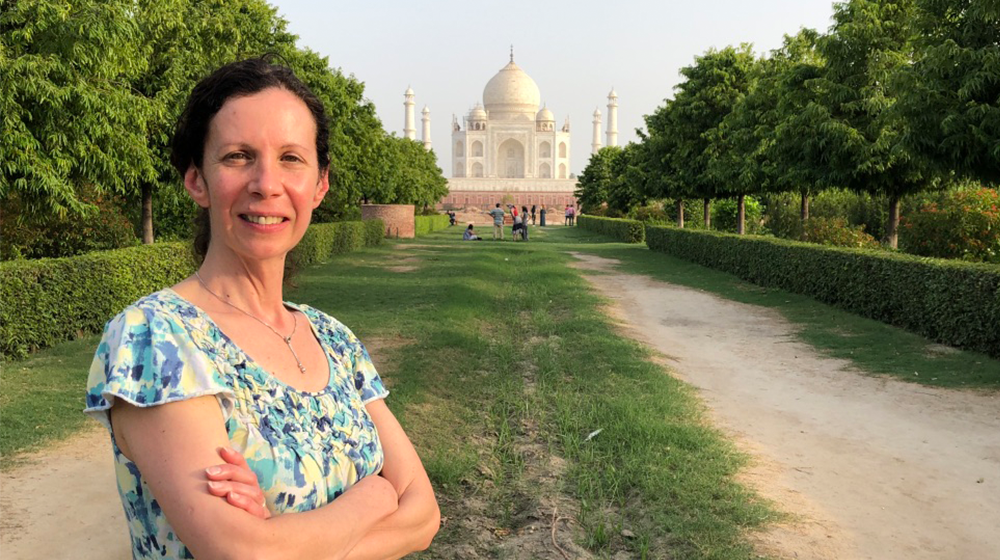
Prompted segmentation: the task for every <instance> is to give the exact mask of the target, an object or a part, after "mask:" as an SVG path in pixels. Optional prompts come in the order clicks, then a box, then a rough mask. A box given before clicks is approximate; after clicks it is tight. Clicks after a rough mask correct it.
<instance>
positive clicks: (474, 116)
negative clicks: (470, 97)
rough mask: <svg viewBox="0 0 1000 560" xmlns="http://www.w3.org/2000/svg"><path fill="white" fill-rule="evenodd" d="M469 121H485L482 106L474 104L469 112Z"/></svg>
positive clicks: (484, 112)
mask: <svg viewBox="0 0 1000 560" xmlns="http://www.w3.org/2000/svg"><path fill="white" fill-rule="evenodd" d="M469 120H473V121H485V120H486V111H485V110H484V109H483V106H482V105H480V104H479V103H476V106H475V107H473V108H472V110H471V111H469Z"/></svg>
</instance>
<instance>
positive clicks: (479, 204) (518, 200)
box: [437, 191, 576, 210]
mask: <svg viewBox="0 0 1000 560" xmlns="http://www.w3.org/2000/svg"><path fill="white" fill-rule="evenodd" d="M504 197H507V199H506V200H505V199H504ZM497 202H500V203H503V204H504V206H505V207H506V204H507V203H508V202H509V203H511V204H514V205H516V206H518V207H521V206H527V207H528V208H531V206H532V205H533V204H534V205H537V206H541V205H542V204H544V205H545V208H546V209H547V210H552V209H560V210H561V209H563V208H565V207H566V205H567V204H571V205H573V206H576V198H575V197H574V196H573V193H553V192H511V193H507V192H483V191H451V192H449V193H448V194H446V195H445V196H444V198H442V199H441V201H440V202H438V204H437V207H438V208H439V209H442V208H443V209H450V208H468V207H475V208H479V209H490V208H493V206H494V205H495V204H496V203H497Z"/></svg>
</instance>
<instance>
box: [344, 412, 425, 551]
mask: <svg viewBox="0 0 1000 560" xmlns="http://www.w3.org/2000/svg"><path fill="white" fill-rule="evenodd" d="M366 408H367V409H368V414H369V415H370V416H371V418H372V421H373V422H374V423H375V427H376V428H377V429H378V434H379V440H381V442H382V449H383V452H384V453H385V463H384V466H383V467H382V476H384V477H385V478H386V479H387V480H388V481H389V482H391V483H392V485H393V487H394V488H395V489H396V492H397V494H398V496H399V509H397V510H396V511H395V513H393V514H392V515H389V516H388V517H385V518H384V519H382V520H381V521H379V522H378V523H377V524H376V525H375V526H374V528H372V529H371V530H370V531H369V532H368V533H367V534H366V535H365V536H364V537H363V538H362V539H361V540H360V541H359V542H358V543H357V544H356V545H355V546H354V548H353V549H352V550H351V551H350V553H349V554H348V555H347V558H349V559H350V560H366V559H372V560H376V559H377V560H385V559H394V558H400V557H402V556H404V555H406V554H409V553H410V552H413V551H416V550H424V549H425V548H427V547H428V546H430V543H431V540H432V539H433V538H434V535H436V534H437V531H438V528H439V527H440V525H441V512H440V511H439V510H438V504H437V500H436V499H435V498H434V489H433V488H432V487H431V482H430V480H429V479H428V478H427V473H426V471H424V466H423V464H422V463H421V462H420V457H419V456H418V455H417V452H416V450H414V449H413V444H412V443H410V439H409V438H408V437H406V433H405V432H404V431H403V428H402V426H400V425H399V422H398V421H397V420H396V417H395V416H393V414H392V412H391V411H390V410H389V408H388V407H387V406H386V405H385V401H383V400H381V399H379V400H375V401H372V402H370V403H368V405H367V407H366Z"/></svg>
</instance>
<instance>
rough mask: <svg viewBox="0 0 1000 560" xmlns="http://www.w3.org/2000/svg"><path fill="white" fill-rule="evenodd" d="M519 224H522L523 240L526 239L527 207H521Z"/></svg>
mask: <svg viewBox="0 0 1000 560" xmlns="http://www.w3.org/2000/svg"><path fill="white" fill-rule="evenodd" d="M521 225H522V226H524V230H523V232H524V240H525V241H527V240H528V207H527V206H522V207H521Z"/></svg>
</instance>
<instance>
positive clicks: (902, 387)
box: [574, 253, 1000, 560]
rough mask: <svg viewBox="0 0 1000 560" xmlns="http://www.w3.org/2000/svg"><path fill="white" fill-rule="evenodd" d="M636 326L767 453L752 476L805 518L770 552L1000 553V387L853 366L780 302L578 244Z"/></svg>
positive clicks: (605, 290) (745, 441) (817, 555)
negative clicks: (673, 276)
mask: <svg viewBox="0 0 1000 560" xmlns="http://www.w3.org/2000/svg"><path fill="white" fill-rule="evenodd" d="M574 256H575V257H577V258H578V259H580V262H579V263H578V266H579V267H580V268H584V269H591V270H599V271H603V272H607V274H597V275H588V280H589V281H590V282H591V283H592V285H593V286H594V287H595V288H596V289H597V290H598V291H599V292H600V293H601V294H602V295H604V296H605V297H607V298H609V299H610V300H612V306H611V307H612V312H613V314H614V315H616V317H617V319H618V320H619V321H621V322H622V323H623V327H624V329H625V330H626V331H627V332H628V334H629V335H631V336H633V337H635V338H637V339H639V340H641V341H642V342H644V343H646V344H648V345H649V346H650V347H652V348H654V349H655V350H658V351H659V352H661V353H662V354H664V355H665V356H666V357H667V360H668V361H669V365H670V366H671V367H672V368H673V369H674V370H675V371H676V372H677V373H678V374H679V375H680V376H681V377H682V378H683V379H684V380H685V381H687V382H689V383H691V384H693V385H694V386H696V387H698V388H699V389H700V392H701V394H702V396H703V398H704V399H705V401H706V403H707V405H708V406H709V408H710V410H711V411H712V414H713V417H714V418H715V420H716V421H717V425H719V426H720V427H721V428H722V429H724V430H726V431H727V432H728V433H729V434H731V435H733V436H734V437H735V439H736V441H737V444H738V445H739V446H740V447H741V448H742V449H744V450H746V451H748V452H749V453H750V454H751V455H752V456H753V457H754V461H753V463H754V464H753V466H752V467H751V468H750V469H749V472H748V473H747V475H746V476H747V482H748V483H749V484H751V485H752V486H754V487H755V488H757V489H758V490H759V491H760V493H761V494H762V495H764V496H766V497H768V498H771V499H773V500H774V501H776V502H778V503H779V504H781V507H782V509H784V510H785V511H789V512H792V513H794V514H797V518H798V520H797V521H795V522H792V523H788V524H783V525H781V526H778V527H775V528H773V530H771V531H768V533H767V534H765V535H763V536H761V543H760V545H761V549H762V551H765V552H769V553H772V554H775V555H778V556H779V557H784V558H808V559H869V558H870V559H876V560H896V559H898V560H904V559H905V560H922V559H928V560H930V559H934V560H941V559H949V560H950V559H976V560H987V559H996V558H1000V531H998V529H997V528H998V527H1000V396H998V395H996V394H993V395H984V394H976V393H971V392H958V391H951V390H943V389H935V388H929V387H924V386H920V385H916V384H909V383H904V382H900V381H896V380H892V379H884V378H876V377H870V376H866V375H864V374H861V373H858V372H855V371H850V369H849V368H848V364H847V363H845V362H844V361H841V360H835V359H830V358H826V357H823V356H821V355H820V354H818V353H817V351H816V350H814V349H813V348H812V347H810V346H807V345H805V344H803V343H800V342H798V341H797V340H796V339H795V337H794V336H793V335H794V329H793V327H792V326H791V325H790V324H788V323H787V322H786V321H785V320H784V319H783V318H782V317H781V316H780V315H778V314H777V313H776V312H774V311H772V310H769V309H766V308H762V307H756V306H751V305H746V304H741V303H736V302H732V301H728V300H725V299H722V298H719V297H717V296H714V295H711V294H707V293H704V292H701V291H698V290H693V289H689V288H683V287H679V286H674V285H671V284H666V283H663V282H658V281H655V280H652V279H650V278H647V277H642V276H635V275H628V274H621V273H617V272H615V271H614V265H615V264H617V263H616V261H614V260H611V259H603V258H600V257H594V256H590V255H583V254H577V253H574Z"/></svg>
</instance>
